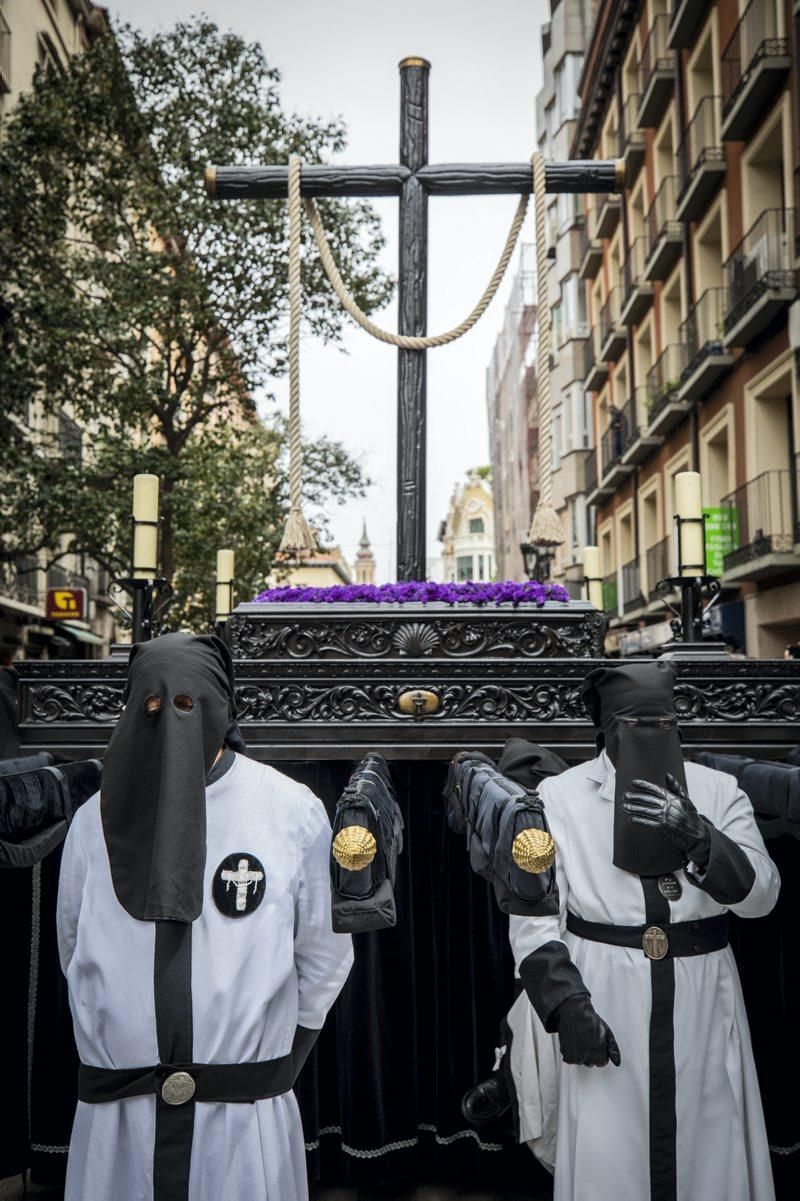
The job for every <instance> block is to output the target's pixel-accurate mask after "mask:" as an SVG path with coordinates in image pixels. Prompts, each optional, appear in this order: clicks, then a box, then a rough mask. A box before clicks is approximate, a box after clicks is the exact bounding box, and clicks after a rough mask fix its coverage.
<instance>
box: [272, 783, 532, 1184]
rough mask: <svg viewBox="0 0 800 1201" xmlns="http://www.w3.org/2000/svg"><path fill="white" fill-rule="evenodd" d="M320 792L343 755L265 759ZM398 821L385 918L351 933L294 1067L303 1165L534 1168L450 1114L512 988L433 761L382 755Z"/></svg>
mask: <svg viewBox="0 0 800 1201" xmlns="http://www.w3.org/2000/svg"><path fill="white" fill-rule="evenodd" d="M276 766H278V767H280V769H281V770H283V771H286V772H288V774H290V775H292V776H293V777H294V778H295V779H298V780H302V781H303V782H304V783H306V784H308V785H309V786H310V787H311V788H312V789H313V790H314V791H315V792H316V793H317V794H318V795H319V796H320V797H322V798H323V800H324V801H325V803H326V805H328V806H332V805H333V804H334V803H335V800H336V798H337V797H338V796H339V794H340V793H341V791H342V789H343V787H344V785H345V784H346V782H347V778H348V776H349V773H350V771H351V770H352V764H350V763H330V762H327V763H325V762H323V763H303V764H291V765H286V764H276ZM391 770H392V775H393V779H394V782H395V787H396V790H397V797H398V801H399V804H400V806H401V809H402V811H403V818H404V821H405V847H404V850H403V854H402V855H401V857H400V859H399V861H398V870H397V878H396V884H395V894H396V901H397V925H396V927H395V928H394V929H392V930H385V931H381V932H378V933H371V934H358V935H355V937H354V944H355V965H354V968H353V971H352V973H351V976H350V979H349V980H348V982H347V984H346V986H345V988H344V990H343V992H342V995H341V997H340V999H339V1002H338V1004H337V1006H336V1008H335V1010H334V1012H333V1014H332V1015H331V1017H330V1018H329V1020H328V1023H327V1025H326V1028H325V1030H324V1031H323V1034H322V1037H321V1039H320V1042H319V1044H318V1052H317V1054H316V1055H315V1056H314V1058H313V1060H312V1061H311V1062H310V1063H309V1064H308V1065H307V1068H306V1070H305V1071H304V1073H303V1075H302V1077H301V1079H300V1081H298V1089H297V1091H298V1097H299V1100H300V1105H301V1109H302V1112H303V1122H304V1128H305V1132H306V1141H307V1144H308V1146H309V1148H310V1153H309V1170H310V1174H311V1177H312V1179H316V1180H318V1181H320V1182H321V1183H324V1184H328V1185H336V1184H359V1185H365V1186H373V1187H374V1186H379V1185H381V1184H384V1183H385V1184H387V1185H389V1184H391V1185H393V1186H395V1187H396V1186H397V1185H398V1184H399V1183H401V1182H403V1181H407V1182H408V1183H409V1185H411V1184H412V1183H414V1182H420V1181H426V1182H429V1181H437V1180H441V1181H446V1182H448V1183H450V1184H461V1183H469V1184H470V1185H473V1186H475V1187H477V1185H478V1182H481V1184H482V1185H483V1186H487V1185H490V1186H491V1188H492V1190H493V1193H494V1192H497V1194H498V1195H502V1190H505V1189H507V1188H511V1187H512V1186H513V1185H514V1184H516V1185H517V1186H518V1187H519V1186H520V1185H524V1186H525V1187H529V1188H530V1190H531V1194H532V1195H533V1194H534V1193H537V1192H538V1191H539V1189H540V1188H541V1187H542V1185H546V1182H547V1180H548V1177H547V1175H546V1173H545V1172H544V1171H542V1169H540V1168H539V1166H538V1164H537V1163H536V1161H535V1160H534V1158H533V1156H532V1155H531V1154H530V1152H529V1151H527V1149H524V1148H519V1147H516V1146H514V1145H513V1142H512V1140H511V1139H510V1138H509V1137H508V1135H507V1133H506V1129H505V1127H504V1126H503V1125H500V1126H499V1128H490V1129H487V1128H483V1129H482V1131H481V1133H480V1135H479V1134H478V1131H477V1130H475V1129H474V1128H472V1127H470V1126H469V1124H468V1123H467V1122H466V1121H465V1119H464V1118H463V1117H462V1114H461V1110H460V1101H461V1097H462V1096H463V1094H464V1093H465V1092H466V1091H467V1089H469V1088H471V1087H472V1085H473V1084H475V1082H476V1081H477V1080H479V1079H482V1078H483V1077H484V1076H486V1075H487V1074H488V1073H489V1072H490V1071H491V1069H492V1067H493V1059H494V1047H495V1046H496V1044H497V1042H498V1030H499V1025H500V1022H501V1020H502V1019H503V1017H504V1016H505V1014H506V1012H507V1010H508V1008H509V1006H510V1004H511V1002H512V1000H513V996H514V990H513V961H512V957H511V951H510V947H509V943H508V918H506V917H504V916H503V915H502V914H501V913H500V912H499V910H498V909H497V905H496V903H495V900H494V895H493V893H492V892H491V889H490V887H489V885H488V884H487V883H486V882H485V881H484V880H482V879H480V877H478V876H476V875H475V874H474V873H473V872H472V871H471V870H470V867H469V862H468V858H467V855H466V851H465V846H464V840H463V837H456V836H455V835H454V834H451V833H450V831H449V829H448V827H447V822H446V818H445V810H444V802H443V800H442V787H443V785H444V781H445V777H446V770H447V765H446V764H444V763H439V762H429V763H426V762H424V761H423V762H393V763H392V764H391Z"/></svg>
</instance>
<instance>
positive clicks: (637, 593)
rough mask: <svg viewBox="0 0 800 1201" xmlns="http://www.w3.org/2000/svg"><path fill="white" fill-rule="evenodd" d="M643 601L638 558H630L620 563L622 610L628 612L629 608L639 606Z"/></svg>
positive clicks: (637, 607)
mask: <svg viewBox="0 0 800 1201" xmlns="http://www.w3.org/2000/svg"><path fill="white" fill-rule="evenodd" d="M643 603H644V597H643V596H642V586H641V582H640V578H639V560H638V559H631V560H630V562H628V563H623V564H622V611H623V613H630V611H631V609H639V608H641V606H642V604H643Z"/></svg>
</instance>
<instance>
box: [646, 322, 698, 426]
mask: <svg viewBox="0 0 800 1201" xmlns="http://www.w3.org/2000/svg"><path fill="white" fill-rule="evenodd" d="M683 362H684V359H683V348H682V347H681V346H680V345H679V344H678V343H672V344H670V345H669V346H665V347H664V349H663V350H662V352H661V354H660V355H659V356H658V358H657V359H656V361H655V363H653V366H652V367H651V368H650V370H649V371H648V373H647V377H646V381H645V390H646V393H647V411H648V415H649V426H648V430H649V432H650V433H651V434H653V435H654V436H655V435H658V436H659V437H660V438H663V437H665V436H666V435H667V434H669V433H670V432H671V431H672V430H673V429H674V428H675V426H676V425H680V423H681V421H683V418H684V417H685V416H686V414H687V413H688V412H689V402H688V401H687V400H681V399H680V384H681V374H682V371H681V369H682V367H683Z"/></svg>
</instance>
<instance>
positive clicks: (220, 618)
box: [213, 579, 235, 638]
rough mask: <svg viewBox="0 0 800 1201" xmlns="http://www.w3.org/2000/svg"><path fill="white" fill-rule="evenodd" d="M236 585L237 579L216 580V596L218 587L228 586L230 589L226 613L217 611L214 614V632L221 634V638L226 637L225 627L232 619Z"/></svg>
mask: <svg viewBox="0 0 800 1201" xmlns="http://www.w3.org/2000/svg"><path fill="white" fill-rule="evenodd" d="M234 586H235V580H233V579H230V580H217V581H216V584H215V589H214V596H215V597H217V589H218V588H227V590H228V607H227V611H226V612H224V613H219V612H217V613H215V614H214V627H213V628H214V632H215V633H217V634H219V635H220V637H221V638H224V637H225V628H226V626H227V624H228V621H229V619H230V615H231V613H232V612H233V590H234Z"/></svg>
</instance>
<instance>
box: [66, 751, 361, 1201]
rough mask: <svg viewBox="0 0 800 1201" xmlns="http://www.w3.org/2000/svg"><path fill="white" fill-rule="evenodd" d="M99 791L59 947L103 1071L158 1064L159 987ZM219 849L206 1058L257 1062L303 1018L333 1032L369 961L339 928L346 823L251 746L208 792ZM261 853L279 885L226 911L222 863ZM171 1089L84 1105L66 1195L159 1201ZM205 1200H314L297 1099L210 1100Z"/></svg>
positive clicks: (86, 1053) (196, 969) (200, 994)
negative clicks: (337, 868)
mask: <svg viewBox="0 0 800 1201" xmlns="http://www.w3.org/2000/svg"><path fill="white" fill-rule="evenodd" d="M99 800H100V798H99V794H98V795H96V796H94V797H92V798H91V800H89V801H87V802H86V804H85V805H83V807H82V808H81V809H80V810H79V811H78V813H77V814H76V816H75V820H74V821H73V823H72V826H71V828H70V831H69V834H68V835H67V839H66V843H65V845H64V855H63V861H62V867H61V878H60V883H59V896H58V940H59V950H60V955H61V964H62V967H63V970H64V972H65V974H66V977H67V983H68V986H69V998H70V1006H71V1009H72V1017H73V1023H74V1027H75V1039H76V1042H77V1046H78V1054H79V1056H80V1059H81V1061H82V1062H83V1063H86V1064H92V1065H95V1066H98V1067H113V1068H121V1067H140V1066H148V1065H152V1064H156V1063H158V1059H159V1056H158V1045H157V1039H156V1017H155V1005H154V993H153V962H154V948H155V926H154V923H152V922H143V921H137V920H136V919H135V918H133V917H130V916H129V914H128V913H127V912H126V911H125V910H124V909H123V908H122V906H121V905H120V904H119V902H118V901H117V899H116V896H115V894H114V890H113V886H112V882H111V872H110V868H109V862H108V855H107V853H106V846H105V842H104V839H103V832H102V828H101V822H100V806H99ZM206 811H207V815H208V835H207V848H208V849H207V856H206V871H205V884H204V894H205V900H204V904H203V911H202V913H201V915H200V917H198V918H197V920H196V921H195V922H194V923H193V925H192V1011H193V1014H192V1016H193V1038H194V1043H193V1048H194V1050H193V1055H194V1061H195V1062H197V1063H214V1062H217V1063H245V1062H250V1061H255V1060H267V1059H274V1058H277V1057H279V1056H282V1055H286V1054H287V1053H288V1052H289V1050H290V1049H291V1046H292V1039H293V1037H294V1034H295V1028H296V1027H297V1025H301V1026H305V1027H307V1028H310V1029H319V1028H321V1026H322V1024H323V1022H324V1020H325V1015H326V1013H327V1011H328V1009H329V1008H330V1006H331V1005H332V1004H333V1002H334V1000H335V999H336V997H337V995H338V993H339V991H340V989H341V987H342V985H343V984H344V982H345V980H346V979H347V975H348V973H349V971H350V967H351V964H352V961H353V954H352V942H351V939H350V936H349V935H342V934H334V933H333V931H332V929H331V916H330V913H331V901H330V885H329V874H328V872H329V868H328V864H329V853H330V838H331V832H330V825H329V823H328V818H327V815H326V813H325V810H324V808H323V806H322V804H321V802H320V801H319V800H317V798H316V797H315V796H314V795H313V793H311V792H310V791H309V789H308V788H306V787H305V786H303V785H301V784H297V783H295V782H294V781H292V780H290V779H288V778H287V777H286V776H283V775H281V774H280V773H279V772H277V771H275V770H273V769H272V768H270V767H266V766H263V765H260V764H257V763H254V762H253V761H252V760H249V759H246V758H244V757H243V756H241V755H237V756H236V757H235V760H234V763H233V765H232V766H231V768H230V769H229V770H228V771H227V772H226V774H225V775H223V776H222V777H221V778H220V779H218V780H217V781H215V782H214V783H212V784H210V785H209V786H208V788H207V790H206ZM237 852H245V853H249V854H251V855H254V856H255V857H256V858H258V859H259V860H260V862H261V864H263V866H264V869H265V875H266V886H265V892H264V896H263V899H262V901H261V904H260V905H259V906H258V907H257V908H255V909H253V911H252V912H251V913H245V914H244V916H241V917H236V918H231V917H229V916H225V915H223V914H222V913H221V912H220V911H219V909H218V908H217V907H216V905H215V903H214V901H213V900H212V896H211V882H212V878H213V876H214V874H215V872H216V869H217V868H218V867H219V865H220V863H221V861H222V860H223V859H225V857H226V856H228V855H230V854H235V853H237ZM155 1115H156V1102H155V1096H154V1095H153V1096H143V1097H132V1098H128V1099H125V1100H122V1101H112V1102H106V1103H103V1104H85V1103H83V1102H79V1103H78V1109H77V1113H76V1115H75V1123H74V1127H73V1131H72V1139H71V1143H70V1152H69V1161H68V1167H67V1183H66V1194H65V1198H66V1201H109V1199H110V1198H112V1197H113V1198H117V1197H118V1198H121V1199H122V1198H124V1201H152V1197H153V1146H154V1134H155ZM190 1196H191V1201H223V1199H224V1201H228V1199H230V1201H235V1199H240V1201H306V1198H307V1196H308V1186H307V1177H306V1163H305V1152H304V1147H303V1131H302V1127H301V1123H300V1114H299V1111H298V1107H297V1101H296V1100H295V1097H294V1094H293V1093H291V1092H290V1093H285V1094H283V1095H282V1096H279V1097H275V1098H272V1099H266V1100H259V1101H256V1102H255V1103H254V1104H246V1103H236V1104H234V1103H229V1104H224V1103H209V1102H205V1103H203V1102H197V1103H196V1104H195V1124H194V1138H193V1142H192V1154H191V1175H190Z"/></svg>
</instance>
